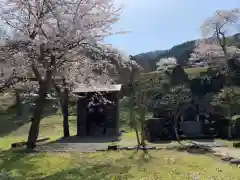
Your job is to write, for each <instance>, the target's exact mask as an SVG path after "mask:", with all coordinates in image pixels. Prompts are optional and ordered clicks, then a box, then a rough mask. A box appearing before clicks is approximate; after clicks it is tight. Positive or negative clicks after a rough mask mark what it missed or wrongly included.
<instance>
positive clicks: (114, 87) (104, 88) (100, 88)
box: [73, 84, 122, 94]
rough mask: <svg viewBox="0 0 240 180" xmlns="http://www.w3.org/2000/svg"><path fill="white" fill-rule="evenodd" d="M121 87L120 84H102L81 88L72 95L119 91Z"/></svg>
mask: <svg viewBox="0 0 240 180" xmlns="http://www.w3.org/2000/svg"><path fill="white" fill-rule="evenodd" d="M121 87H122V85H121V84H103V85H96V86H87V85H84V86H81V87H78V88H76V89H75V90H73V93H76V94H77V93H88V92H109V91H110V92H113V91H120V90H121Z"/></svg>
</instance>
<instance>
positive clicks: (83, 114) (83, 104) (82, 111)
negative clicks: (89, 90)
mask: <svg viewBox="0 0 240 180" xmlns="http://www.w3.org/2000/svg"><path fill="white" fill-rule="evenodd" d="M86 120H87V100H86V98H83V97H81V98H78V101H77V136H82V137H84V136H86Z"/></svg>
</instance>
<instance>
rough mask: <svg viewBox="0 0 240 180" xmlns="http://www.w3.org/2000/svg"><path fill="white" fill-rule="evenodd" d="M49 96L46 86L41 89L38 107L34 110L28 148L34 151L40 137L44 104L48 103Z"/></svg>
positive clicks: (37, 101) (37, 102)
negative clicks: (47, 96)
mask: <svg viewBox="0 0 240 180" xmlns="http://www.w3.org/2000/svg"><path fill="white" fill-rule="evenodd" d="M46 95H47V88H45V86H42V87H40V90H39V96H38V98H37V100H36V107H35V110H34V114H33V118H32V120H31V121H32V123H31V126H30V130H29V134H28V141H27V148H28V149H34V148H35V147H36V141H37V138H38V135H39V127H40V120H41V115H42V113H43V109H44V104H45V101H46Z"/></svg>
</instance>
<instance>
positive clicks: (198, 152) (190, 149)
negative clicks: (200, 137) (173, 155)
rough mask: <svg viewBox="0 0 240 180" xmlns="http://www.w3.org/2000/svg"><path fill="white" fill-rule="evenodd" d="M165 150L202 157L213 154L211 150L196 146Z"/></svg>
mask: <svg viewBox="0 0 240 180" xmlns="http://www.w3.org/2000/svg"><path fill="white" fill-rule="evenodd" d="M167 150H176V151H178V152H187V153H189V154H194V155H204V154H206V155H207V154H210V153H213V151H212V149H211V148H209V147H205V146H196V145H190V146H189V145H186V146H175V147H171V148H167Z"/></svg>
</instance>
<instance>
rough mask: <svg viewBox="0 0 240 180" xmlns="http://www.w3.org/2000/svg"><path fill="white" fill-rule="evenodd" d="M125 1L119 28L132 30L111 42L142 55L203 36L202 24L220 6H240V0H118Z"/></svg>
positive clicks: (115, 37) (117, 46)
mask: <svg viewBox="0 0 240 180" xmlns="http://www.w3.org/2000/svg"><path fill="white" fill-rule="evenodd" d="M116 1H119V2H121V3H123V4H124V10H123V12H122V15H121V20H120V21H119V22H118V23H117V24H116V25H115V28H116V29H119V28H123V29H125V30H129V31H131V32H130V33H128V34H124V35H117V36H112V37H109V38H107V39H106V42H107V43H110V44H112V45H113V46H114V47H116V48H119V49H120V50H122V51H125V52H126V53H127V54H133V55H134V54H138V53H142V52H148V51H153V50H164V49H169V48H171V47H172V46H174V45H177V44H180V43H182V42H185V41H187V40H192V39H196V38H199V37H200V36H201V33H200V30H199V27H200V25H201V23H202V22H203V21H204V20H205V19H206V18H208V17H209V16H211V15H212V14H213V13H214V12H215V11H216V10H218V9H230V8H236V7H239V6H240V0H116Z"/></svg>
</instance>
